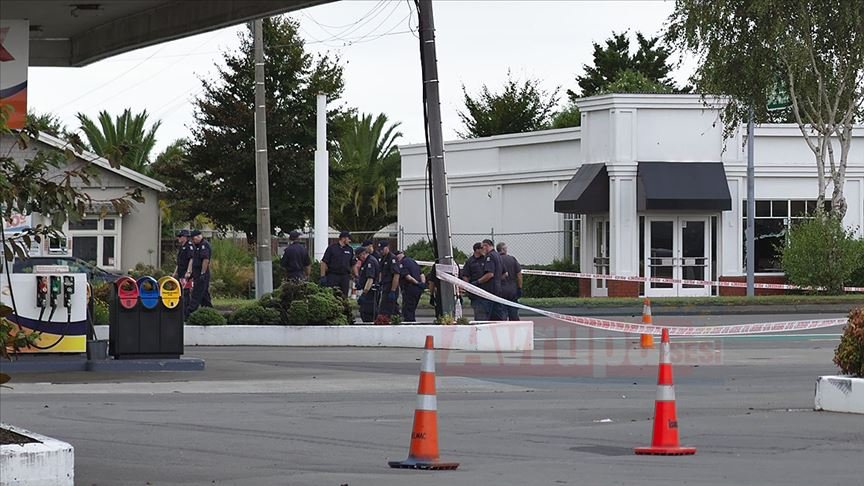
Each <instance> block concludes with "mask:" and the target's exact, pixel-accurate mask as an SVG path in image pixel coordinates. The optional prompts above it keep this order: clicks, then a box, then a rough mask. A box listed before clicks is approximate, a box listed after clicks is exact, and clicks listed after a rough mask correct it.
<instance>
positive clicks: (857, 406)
mask: <svg viewBox="0 0 864 486" xmlns="http://www.w3.org/2000/svg"><path fill="white" fill-rule="evenodd" d="M815 408H816V410H826V411H828V412H846V413H862V414H864V378H852V377H851V376H820V377H819V378H818V379H816V404H815Z"/></svg>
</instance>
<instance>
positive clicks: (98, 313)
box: [93, 299, 109, 326]
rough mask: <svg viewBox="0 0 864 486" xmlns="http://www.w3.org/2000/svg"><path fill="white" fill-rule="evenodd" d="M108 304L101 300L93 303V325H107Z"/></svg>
mask: <svg viewBox="0 0 864 486" xmlns="http://www.w3.org/2000/svg"><path fill="white" fill-rule="evenodd" d="M108 321H109V318H108V304H106V303H105V301H103V300H101V299H96V300H94V301H93V325H94V326H107V325H108Z"/></svg>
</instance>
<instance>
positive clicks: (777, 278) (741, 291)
mask: <svg viewBox="0 0 864 486" xmlns="http://www.w3.org/2000/svg"><path fill="white" fill-rule="evenodd" d="M720 281H721V282H747V277H745V276H734V277H720ZM756 283H770V284H785V283H786V276H785V275H757V276H756ZM785 293H786V291H785V290H780V289H777V290H775V289H758V288H757V289H756V295H783V294H785ZM720 295H723V296H726V295H730V296H742V297H743V296H745V295H747V288H745V287H720Z"/></svg>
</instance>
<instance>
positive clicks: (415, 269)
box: [396, 250, 426, 322]
mask: <svg viewBox="0 0 864 486" xmlns="http://www.w3.org/2000/svg"><path fill="white" fill-rule="evenodd" d="M396 261H397V262H398V264H399V287H400V288H401V289H402V320H403V321H405V322H417V316H416V315H415V312H416V311H417V304H418V303H420V296H421V295H423V291H424V290H426V279H425V277H424V276H423V273H422V272H421V271H420V265H418V264H417V262H416V261H414V259H413V258H411V257H409V256H407V255H405V253H403V252H401V251H398V250H397V251H396Z"/></svg>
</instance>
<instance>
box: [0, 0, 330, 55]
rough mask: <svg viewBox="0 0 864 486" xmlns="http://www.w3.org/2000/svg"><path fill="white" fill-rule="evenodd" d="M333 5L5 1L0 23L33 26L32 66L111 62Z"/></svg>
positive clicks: (239, 0) (306, 1) (303, 0)
mask: <svg viewBox="0 0 864 486" xmlns="http://www.w3.org/2000/svg"><path fill="white" fill-rule="evenodd" d="M331 1H333V0H170V1H169V0H91V1H87V2H83V1H78V2H76V1H75V0H71V1H70V0H2V4H0V18H2V19H25V20H29V21H30V66H84V65H87V64H90V63H93V62H96V61H99V60H101V59H105V58H106V57H110V56H113V55H116V54H120V53H123V52H127V51H131V50H133V49H138V48H141V47H146V46H150V45H153V44H158V43H160V42H165V41H169V40H173V39H179V38H181V37H187V36H190V35H194V34H200V33H202V32H207V31H211V30H216V29H220V28H222V27H227V26H230V25H236V24H239V23H243V22H246V21H249V20H252V19H256V18H261V17H266V16H271V15H277V14H280V13H285V12H290V11H294V10H299V9H302V8H305V7H311V6H313V5H319V4H322V3H328V2H331Z"/></svg>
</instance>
